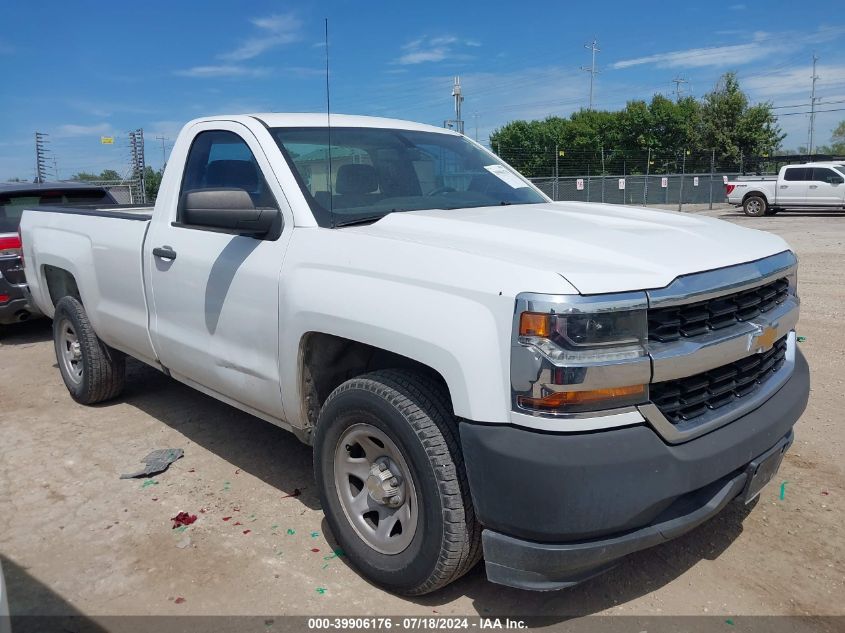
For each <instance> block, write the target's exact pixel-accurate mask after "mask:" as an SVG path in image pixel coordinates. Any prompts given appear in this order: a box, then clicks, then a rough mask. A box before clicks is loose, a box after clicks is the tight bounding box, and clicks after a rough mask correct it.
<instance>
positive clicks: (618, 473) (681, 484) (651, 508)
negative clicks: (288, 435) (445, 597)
mask: <svg viewBox="0 0 845 633" xmlns="http://www.w3.org/2000/svg"><path fill="white" fill-rule="evenodd" d="M809 380H810V379H809V368H808V367H807V363H806V360H805V359H804V357H803V355H802V354H801V353H800V352H797V353H796V364H795V369H794V371H793V374H792V376H791V377H790V379H789V380H788V381H787V382H786V384H784V386H783V387H781V389H780V390H779V391H778V392H777V393H776V394H775V395H773V396H772V397H771V398H770V399H769V400H767V401H766V402H765V403H763V404H762V405H761V406H760V407H759V408H757V409H755V410H753V411H751V412H749V413H747V414H746V415H744V416H742V417H741V418H738V419H737V420H735V421H733V422H731V423H730V424H728V425H726V426H724V427H721V428H719V429H716V430H714V431H713V432H711V433H708V434H707V435H704V436H702V437H699V438H697V439H694V440H691V441H689V442H686V443H683V444H677V445H669V444H666V443H665V442H664V441H663V440H662V439H661V438H660V437H659V436H658V435H657V434H656V433H655V432H654V431H653V430H652V429H651V428H650V427H648V426H646V425H645V424H642V425H638V426H631V427H628V428H620V429H616V430H603V431H599V432H594V433H572V434H553V433H542V432H534V431H530V430H526V429H520V428H515V427H512V426H505V425H485V424H477V423H472V422H465V423H462V424H461V426H460V430H461V442H462V446H463V453H464V457H465V462H466V467H467V473H468V476H469V481H470V488H471V491H472V497H473V503H474V505H475V510H476V514H477V516H478V518H479V520H480V521H481V523H482V524H483V525H484V527H485V530H484V533H483V544H484V558H485V561H486V567H487V575H488V578H489V579H490V580H491V581H493V582H497V583H500V584H505V585H509V586H514V587H521V588H526V589H557V588H562V587H567V586H570V585H573V584H575V583H577V582H580V581H582V580H584V579H586V578H588V577H590V576H592V575H595V574H596V573H598V572H600V571H602V570H603V569H605V568H607V567H608V566H610V565H612V564H613V562H614V561H616V560H618V559H619V558H621V557H623V556H625V555H627V554H629V553H631V552H634V551H637V550H641V549H644V548H647V547H650V546H652V545H656V544H658V543H662V542H665V541H667V540H669V539H672V538H675V537H676V536H679V535H680V534H683V533H684V532H686V531H688V530H690V529H692V528H694V527H695V526H697V525H699V524H700V523H702V522H704V521H706V520H707V519H708V518H710V517H711V516H713V515H714V514H716V513H718V512H719V510H721V509H722V508H723V507H724V506H725V505H726V504H727V503H728V502H729V501H731V500H732V499H734V498H735V497H736V496H737V495H738V494H740V492H741V491H742V489H743V487H744V485H745V480H746V474H745V468H746V467H747V465H748V464H749V463H750V462H751V461H752V460H753V459H755V458H756V457H758V456H760V455H762V454H763V453H765V452H766V451H768V450H769V449H771V448H772V447H774V446H775V445H776V444H778V443H779V442H781V441H785V442H786V443H789V442H791V439H792V427H793V426H794V424H795V423H796V421H797V420H798V418H799V417H800V416H801V414H802V413H803V411H804V409H805V407H806V404H807V399H808V396H809V384H810V383H809Z"/></svg>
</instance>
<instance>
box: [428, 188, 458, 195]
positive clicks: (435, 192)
mask: <svg viewBox="0 0 845 633" xmlns="http://www.w3.org/2000/svg"><path fill="white" fill-rule="evenodd" d="M456 191H457V189H455V188H454V187H437V188H436V189H432V190H431V191H429V192H428V193H427V194H425V195H427V196H429V197H431V196H439V195H440V194H443V193H455V192H456Z"/></svg>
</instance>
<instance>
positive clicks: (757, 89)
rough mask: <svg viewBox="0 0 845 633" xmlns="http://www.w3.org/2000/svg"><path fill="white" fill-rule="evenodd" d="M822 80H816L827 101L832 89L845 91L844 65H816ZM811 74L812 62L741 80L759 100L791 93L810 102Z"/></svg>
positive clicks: (822, 97)
mask: <svg viewBox="0 0 845 633" xmlns="http://www.w3.org/2000/svg"><path fill="white" fill-rule="evenodd" d="M816 74H817V75H818V77H819V79H818V81H817V82H816V94H817V95H819V98H820V100H822V101H824V100H826V99H827V98H829V97H826V95H830V94H831V91H832V90H839V91H841V90H845V65H842V66H834V65H822V64H819V65H818V66H817V67H816ZM810 75H812V67H811V66H810V64H805V65H803V66H795V67H792V68H787V69H784V70H779V71H777V72H776V73H772V74H767V75H765V76H758V77H754V76H751V77H748V78H747V79H742V78H741V81H742V87H743V88H745V89H746V90H748V91H749V92H751V93H752V94H753V95H754V96H755V97H758V98H760V99H773V100H779V99H781V98H783V97H788V96H793V95H794V96H800V97H801V98H802V100H801V103H803V102H805V101H807V102H808V101H809V92H810V84H811V79H810Z"/></svg>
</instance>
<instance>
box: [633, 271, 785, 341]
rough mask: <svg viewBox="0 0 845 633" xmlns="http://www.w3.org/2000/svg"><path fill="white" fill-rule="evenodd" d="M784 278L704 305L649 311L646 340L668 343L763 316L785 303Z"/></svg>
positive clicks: (708, 301) (688, 305)
mask: <svg viewBox="0 0 845 633" xmlns="http://www.w3.org/2000/svg"><path fill="white" fill-rule="evenodd" d="M788 294H789V282H788V281H787V280H786V278H785V277H784V278H781V279H778V280H776V281H772V282H770V283H768V284H766V285H764V286H759V287H758V288H752V289H751V290H744V291H742V292H736V293H734V294H730V295H724V296H721V297H716V298H715V299H709V300H707V301H699V302H697V303H689V304H687V305H682V306H673V307H668V308H655V309H653V310H649V311H648V338H649V340H650V341H659V342H661V343H669V342H671V341H677V340H678V339H680V338H681V337H685V338H688V337H693V336H699V335H701V334H706V333H707V332H709V331H711V330H720V329H722V328H725V327H729V326H731V325H734V324H735V323H737V322H742V321H747V320H748V319H753V318H754V317H756V316H758V315H760V314H764V313H766V312H768V311H769V310H771V309H772V308H774V307H775V306H777V305H778V304H780V303H783V302H784V301H786V298H787V296H788Z"/></svg>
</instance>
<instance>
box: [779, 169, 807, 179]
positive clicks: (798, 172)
mask: <svg viewBox="0 0 845 633" xmlns="http://www.w3.org/2000/svg"><path fill="white" fill-rule="evenodd" d="M810 172H812V169H807V168H806V167H789V168H788V169H787V170H786V173H785V174H784V175H783V179H784V180H790V181H796V180H798V181H804V180H809V179H810V176H811V175H812V174H811V173H810Z"/></svg>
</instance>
